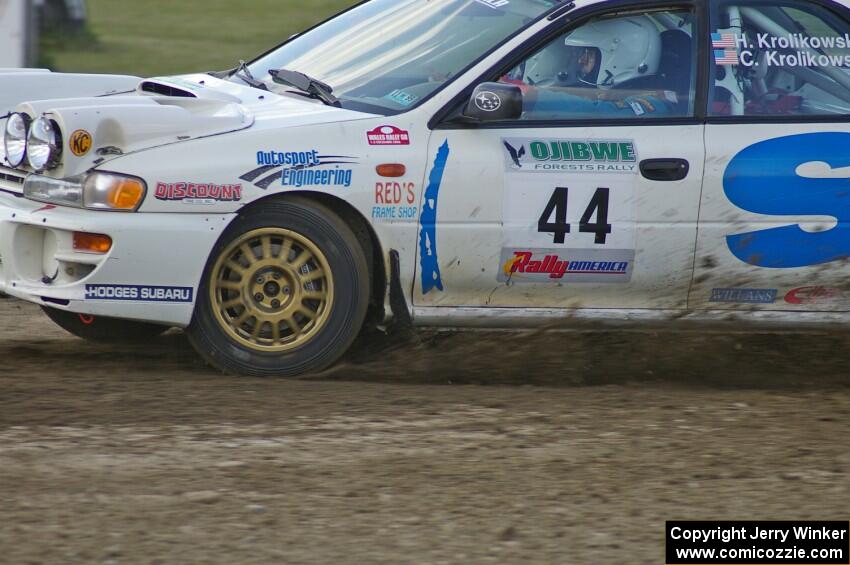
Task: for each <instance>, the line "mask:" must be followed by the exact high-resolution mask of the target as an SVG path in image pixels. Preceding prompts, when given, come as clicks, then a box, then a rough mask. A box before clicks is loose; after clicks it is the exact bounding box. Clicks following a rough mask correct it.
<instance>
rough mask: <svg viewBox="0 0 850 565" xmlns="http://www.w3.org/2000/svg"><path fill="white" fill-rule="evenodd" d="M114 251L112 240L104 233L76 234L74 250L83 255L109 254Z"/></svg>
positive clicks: (79, 232)
mask: <svg viewBox="0 0 850 565" xmlns="http://www.w3.org/2000/svg"><path fill="white" fill-rule="evenodd" d="M110 249H112V238H111V237H109V236H108V235H103V234H102V233H86V232H81V231H75V232H74V250H75V251H82V252H83V253H99V254H103V253H108V252H109V250H110Z"/></svg>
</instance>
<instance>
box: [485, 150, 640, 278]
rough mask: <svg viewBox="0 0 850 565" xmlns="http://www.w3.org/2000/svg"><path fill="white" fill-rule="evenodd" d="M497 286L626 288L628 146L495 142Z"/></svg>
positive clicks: (630, 189) (631, 181)
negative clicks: (498, 163)
mask: <svg viewBox="0 0 850 565" xmlns="http://www.w3.org/2000/svg"><path fill="white" fill-rule="evenodd" d="M501 141H502V150H503V154H504V163H505V196H504V206H503V212H502V216H503V231H502V233H503V236H502V237H503V244H502V255H501V258H500V266H499V274H498V280H499V281H501V282H505V283H508V284H512V283H582V282H589V283H627V282H629V281H630V280H631V276H632V272H633V269H634V261H635V246H636V229H635V222H636V218H635V217H636V214H637V212H636V199H635V189H636V180H637V179H636V175H637V174H638V172H639V171H638V152H637V148H636V147H635V144H634V142H633V141H631V140H611V139H549V138H539V139H538V138H503V139H502V140H501Z"/></svg>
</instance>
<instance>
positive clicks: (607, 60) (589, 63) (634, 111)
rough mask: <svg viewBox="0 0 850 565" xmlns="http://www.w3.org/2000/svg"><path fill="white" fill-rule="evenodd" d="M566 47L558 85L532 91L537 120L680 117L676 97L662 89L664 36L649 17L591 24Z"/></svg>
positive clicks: (570, 38)
mask: <svg viewBox="0 0 850 565" xmlns="http://www.w3.org/2000/svg"><path fill="white" fill-rule="evenodd" d="M564 44H565V46H566V48H565V49H564V50H563V51H561V54H560V56H561V57H562V58H564V63H563V64H562V66H561V68H562V70H561V71H560V72H558V74H557V76H556V77H555V80H554V81H553V82H552V84H551V85H548V86H540V85H537V87H535V88H531V89H528V97H527V99H528V107H526V108H525V109H526V111H529V112H531V113H532V114H533V115H534V116H535V117H538V118H539V116H540V115H541V114H542V115H547V114H551V115H552V117H553V118H556V117H563V115H564V114H565V113H568V114H569V115H570V116H571V117H572V116H576V115H582V114H587V115H588V117H595V116H599V115H600V114H603V115H614V116H616V115H632V116H645V115H653V116H668V115H671V114H673V113H675V107H676V103H677V100H676V95H675V93H673V92H670V91H663V90H658V88H660V84H659V82H660V81H659V80H658V79H657V77H658V70H659V65H660V62H661V35H660V33H659V31H658V27H657V26H656V25H655V23H654V22H653V21H652V20H651V19H650V18H649V17H647V16H632V17H625V18H623V17H620V18H614V19H608V20H598V21H595V22H591V23H589V24H587V25H584V26H582V27H581V28H579V29H577V30H575V31H574V32H573V33H570V34H569V35H568V36H567V38H566V39H565V40H564ZM647 86H654V87H655V88H654V89H647V88H646V87H647Z"/></svg>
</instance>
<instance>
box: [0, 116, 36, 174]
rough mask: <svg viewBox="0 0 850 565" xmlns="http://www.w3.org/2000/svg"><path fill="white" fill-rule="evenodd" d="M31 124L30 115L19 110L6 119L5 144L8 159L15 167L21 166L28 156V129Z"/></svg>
mask: <svg viewBox="0 0 850 565" xmlns="http://www.w3.org/2000/svg"><path fill="white" fill-rule="evenodd" d="M29 125H30V117H29V116H27V115H26V114H20V113H17V112H16V113H14V114H12V115H11V116H9V118H8V119H7V120H6V132H5V133H4V134H3V145H4V148H5V149H6V160H7V161H8V162H9V164H10V165H12V166H13V167H20V166H21V165H22V164H23V162H24V159H25V158H26V156H27V130H28V129H29Z"/></svg>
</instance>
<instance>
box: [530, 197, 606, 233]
mask: <svg viewBox="0 0 850 565" xmlns="http://www.w3.org/2000/svg"><path fill="white" fill-rule="evenodd" d="M610 192H611V191H610V189H608V188H604V187H600V188H597V189H596V192H594V193H593V197H592V198H591V199H590V203H589V204H588V205H587V208H586V209H585V211H584V214H582V216H581V220H579V228H578V231H579V232H580V233H592V234H595V236H596V238H595V241H594V243H596V244H597V245H605V243H606V242H607V241H608V234H610V233H611V231H612V226H611V224H609V223H608V203H609V196H610ZM569 193H570V189H569V188H568V187H566V186H559V187H556V188H555V191H554V192H552V196H551V198H549V202H548V203H547V204H546V207H545V208H544V209H543V213H542V214H541V215H540V219H539V220H538V221H537V231H538V232H540V233H551V234H554V243H558V244H563V243H565V242H566V239H567V234H568V233H571V226H570V224H569V222H567V205H568V201H569ZM553 214H554V216H555V221H554V222H551V221H549V220H551V219H552V215H553ZM594 216H595V217H596V221H592V219H593V218H594Z"/></svg>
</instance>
